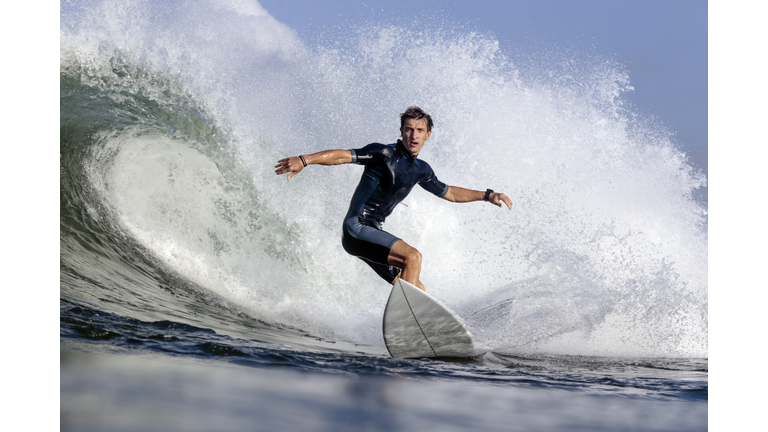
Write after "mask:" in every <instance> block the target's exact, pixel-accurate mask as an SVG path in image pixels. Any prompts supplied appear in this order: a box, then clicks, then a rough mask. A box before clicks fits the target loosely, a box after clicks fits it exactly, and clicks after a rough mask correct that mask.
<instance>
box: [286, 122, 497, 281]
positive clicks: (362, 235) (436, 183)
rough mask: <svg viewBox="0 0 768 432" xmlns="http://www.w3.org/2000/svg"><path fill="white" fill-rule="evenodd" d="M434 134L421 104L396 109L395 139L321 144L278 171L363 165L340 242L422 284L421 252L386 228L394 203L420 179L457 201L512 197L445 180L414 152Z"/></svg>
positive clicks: (393, 276) (388, 271)
mask: <svg viewBox="0 0 768 432" xmlns="http://www.w3.org/2000/svg"><path fill="white" fill-rule="evenodd" d="M431 134H432V118H431V117H430V116H429V114H427V113H426V112H424V111H423V110H422V109H421V108H419V107H409V108H408V109H407V110H406V111H405V112H404V113H402V114H400V136H401V139H399V140H397V142H396V143H394V144H378V143H373V144H368V145H367V146H365V147H363V148H360V149H353V150H324V151H320V152H317V153H313V154H310V155H300V156H294V157H289V158H285V159H281V160H280V161H278V163H277V165H275V168H276V169H275V173H276V174H277V175H281V174H285V173H289V174H288V180H290V179H291V177H293V176H294V175H296V174H298V173H299V172H301V170H303V169H304V168H305V167H306V166H307V165H312V164H319V165H341V164H347V163H354V164H358V165H363V166H365V170H364V171H363V176H362V178H361V179H360V183H359V184H358V185H357V189H355V193H354V194H353V195H352V200H351V202H350V204H349V211H348V212H347V215H346V216H345V217H344V225H343V228H342V231H343V236H342V240H341V244H342V246H343V247H344V250H346V251H347V253H349V254H350V255H354V256H356V257H358V258H360V259H362V260H363V261H364V262H365V263H366V264H368V265H369V266H370V267H371V268H372V269H373V270H374V271H375V272H376V274H378V275H379V276H381V277H382V278H383V279H384V280H386V281H387V282H389V283H390V284H394V282H395V280H397V278H398V277H402V278H403V280H405V281H407V282H409V283H411V284H413V285H415V286H417V287H419V288H421V289H422V290H424V285H423V284H422V283H421V281H420V280H419V274H420V273H421V259H422V257H421V253H420V252H419V251H418V250H417V249H416V248H414V247H412V246H411V245H409V244H408V243H406V242H405V241H403V240H402V239H400V238H398V237H395V236H394V235H392V234H390V233H388V232H386V231H384V230H383V229H382V224H383V223H384V219H385V218H386V217H387V216H389V215H390V214H391V213H392V211H393V210H394V208H395V206H396V205H397V204H399V203H400V202H401V201H402V200H403V199H405V197H406V196H408V194H409V193H410V192H411V189H413V187H414V186H415V185H416V184H418V185H419V186H421V187H422V188H424V189H425V190H426V191H428V192H431V193H432V194H434V195H436V196H438V197H440V198H443V199H446V200H448V201H451V202H455V203H464V202H472V201H483V200H484V201H488V202H490V203H492V204H495V205H497V206H499V207H502V204H506V206H507V207H509V209H510V210H511V209H512V201H511V200H510V199H509V198H508V197H507V196H506V195H504V194H503V193H500V192H494V191H493V190H491V189H488V190H486V191H485V192H482V191H477V190H471V189H464V188H460V187H457V186H448V185H446V184H445V183H443V182H441V181H440V180H438V179H437V176H436V175H435V173H434V171H432V168H431V167H430V166H429V164H428V163H426V162H425V161H423V160H421V159H418V158H417V156H418V155H419V152H420V151H421V148H422V147H424V143H425V142H426V141H427V139H429V136H430V135H431Z"/></svg>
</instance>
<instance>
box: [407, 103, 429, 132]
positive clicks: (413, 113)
mask: <svg viewBox="0 0 768 432" xmlns="http://www.w3.org/2000/svg"><path fill="white" fill-rule="evenodd" d="M409 118H410V119H414V120H421V119H425V120H427V132H432V117H430V116H429V114H427V113H426V112H424V110H423V109H421V108H419V107H417V106H410V107H408V109H407V110H405V112H404V113H402V114H400V129H402V128H403V126H405V119H409Z"/></svg>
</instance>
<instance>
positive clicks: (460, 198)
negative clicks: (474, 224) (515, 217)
mask: <svg viewBox="0 0 768 432" xmlns="http://www.w3.org/2000/svg"><path fill="white" fill-rule="evenodd" d="M443 198H445V199H447V200H448V201H450V202H455V203H464V202H472V201H484V200H485V192H481V191H476V190H471V189H464V188H460V187H457V186H448V192H447V193H446V194H445V195H444V196H443ZM488 202H490V203H493V204H496V205H497V206H499V207H501V203H502V202H503V203H504V204H506V205H507V207H509V209H510V210H512V200H510V199H509V197H508V196H506V195H504V194H503V193H499V192H491V193H489V194H488Z"/></svg>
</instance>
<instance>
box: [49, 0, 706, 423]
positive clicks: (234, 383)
mask: <svg viewBox="0 0 768 432" xmlns="http://www.w3.org/2000/svg"><path fill="white" fill-rule="evenodd" d="M61 6H62V12H61V38H60V40H61V42H60V46H61V51H60V64H61V66H60V107H61V109H60V136H61V140H60V156H61V157H60V203H61V204H60V344H61V351H60V353H61V354H60V355H61V357H60V365H61V370H60V377H61V385H60V399H61V403H60V404H61V407H60V421H61V423H60V426H61V429H62V430H100V431H103V430H164V431H167V430H201V431H203V430H243V429H254V430H411V429H417V428H424V427H435V428H438V429H439V430H466V429H470V428H482V429H486V430H670V431H672V430H675V431H678V430H705V429H706V428H707V417H708V414H707V411H708V409H707V407H708V402H707V401H708V294H707V288H708V283H707V268H708V262H707V242H708V236H707V208H706V205H705V204H704V203H702V202H700V201H697V199H696V196H697V191H698V190H700V188H701V187H703V186H705V185H706V178H705V177H704V176H703V175H702V174H701V173H700V172H698V171H697V170H695V169H694V168H692V167H691V165H690V164H689V163H688V162H687V160H686V157H685V154H684V153H683V152H682V151H680V150H679V148H678V147H677V145H676V143H675V142H674V140H673V137H672V134H671V132H670V131H668V130H665V129H664V128H663V127H661V126H660V125H659V124H657V123H656V122H655V121H654V120H653V119H649V118H646V117H643V116H641V115H639V114H637V113H636V112H635V111H633V109H632V107H631V106H630V105H628V104H627V103H626V101H625V95H626V94H627V93H628V92H631V91H632V87H631V76H629V75H628V74H627V73H626V72H625V69H624V67H623V66H622V64H620V63H619V62H617V61H616V60H614V59H612V58H610V57H603V56H600V55H598V54H594V53H591V54H589V55H586V54H584V53H572V52H560V53H556V52H551V53H547V54H546V55H538V56H536V57H535V58H534V57H531V58H529V59H525V58H523V59H521V58H520V57H519V56H515V57H514V58H513V56H511V55H508V53H505V52H503V51H502V50H501V49H500V47H499V44H498V42H497V41H496V40H494V39H493V38H492V37H490V36H487V35H483V34H479V33H473V32H470V31H466V30H461V29H460V28H459V27H452V26H449V25H445V23H444V21H440V23H438V22H429V21H425V22H419V23H416V24H414V23H403V24H401V25H395V24H392V25H390V24H388V25H382V24H366V23H360V24H358V25H355V26H351V27H350V28H348V29H344V31H338V32H334V31H329V32H328V33H327V34H326V35H325V36H324V38H320V39H318V40H321V41H322V42H321V43H319V44H317V45H310V44H309V43H308V42H305V41H302V40H301V39H299V38H298V36H297V33H296V32H295V31H294V30H293V29H290V28H288V27H286V26H284V25H283V24H281V23H279V22H277V21H275V20H274V19H273V18H272V17H271V16H269V15H268V14H267V13H266V12H265V11H264V10H263V9H262V8H261V7H260V6H259V5H258V4H257V3H255V2H254V3H251V2H246V1H239V2H238V1H234V2H223V1H195V2H162V3H159V2H148V1H84V2H72V3H70V2H63V3H62V4H61ZM417 24H418V25H417ZM337 33H338V34H337ZM410 105H419V106H421V107H422V108H424V109H425V110H427V111H428V112H430V113H431V115H432V116H433V118H434V120H435V129H434V131H433V134H432V137H431V138H430V140H429V141H428V142H427V144H426V146H425V147H424V149H423V151H422V154H421V157H422V158H424V159H425V160H427V161H429V163H430V164H431V165H432V167H433V168H434V169H435V171H436V173H437V175H438V177H439V178H440V179H441V180H442V181H444V182H446V183H448V184H451V185H457V186H463V187H468V188H472V189H479V190H484V189H486V188H489V187H490V188H492V189H494V190H497V191H503V192H505V193H506V194H507V195H509V196H510V197H511V199H512V201H513V202H514V203H515V204H514V206H513V210H512V211H508V210H504V211H502V210H500V209H498V208H496V207H494V206H490V205H487V204H485V203H471V204H462V205H455V204H451V203H448V202H446V201H444V200H439V199H435V198H434V197H433V196H431V195H430V194H428V193H426V192H424V191H422V190H420V189H418V188H417V190H414V191H413V192H412V194H411V195H410V196H409V197H408V198H407V199H406V200H405V201H404V203H403V205H401V206H399V207H398V209H397V210H396V211H395V212H394V213H393V215H392V216H391V217H390V218H389V219H388V220H387V224H386V229H387V230H389V231H391V232H392V233H394V234H395V235H397V236H399V237H401V238H404V239H406V241H408V242H409V243H410V244H412V245H414V246H416V247H417V248H419V249H420V250H421V251H422V253H423V254H424V270H423V272H422V281H423V282H424V283H425V285H426V287H427V290H428V291H429V292H430V293H431V294H433V295H434V296H436V297H437V298H439V299H440V300H441V301H442V302H443V303H445V304H446V305H448V306H449V307H450V308H452V309H453V310H454V311H455V312H456V313H458V314H459V315H460V316H461V317H462V318H463V319H464V320H465V322H466V323H467V325H468V327H469V329H470V330H471V331H472V333H473V334H474V336H475V340H476V344H477V346H478V352H477V355H476V357H475V359H474V360H473V361H463V362H445V361H434V360H427V359H413V360H399V359H392V358H390V357H389V355H388V354H387V351H386V349H385V348H384V343H383V338H382V335H381V319H382V313H383V308H384V304H385V303H386V299H387V296H388V294H389V289H390V287H389V286H388V285H387V284H386V283H384V282H383V281H382V280H380V279H379V278H378V277H377V276H376V275H375V274H373V272H371V271H370V269H368V268H367V266H365V265H364V264H363V263H362V262H360V261H359V260H357V259H355V258H353V257H350V256H348V255H347V254H346V253H345V252H344V251H343V249H342V248H341V244H340V237H341V220H342V217H343V215H344V214H345V213H346V209H347V206H348V203H349V199H350V197H351V194H352V192H353V190H354V188H355V186H356V184H357V181H358V180H359V177H360V175H361V174H362V169H361V168H360V167H357V166H351V165H344V166H338V167H318V166H313V167H310V168H308V169H306V170H305V171H303V172H302V173H301V174H299V175H298V176H296V177H294V178H293V179H292V180H291V181H286V180H285V178H284V177H277V176H275V174H274V172H273V166H274V165H275V163H276V161H277V160H278V159H280V158H282V157H285V156H290V155H296V154H300V153H311V152H315V151H319V150H323V149H327V148H357V147H361V146H362V145H365V144H367V143H370V142H394V140H396V139H397V137H398V127H399V119H398V117H397V116H398V114H399V113H400V112H402V111H403V110H404V109H405V108H406V107H408V106H410Z"/></svg>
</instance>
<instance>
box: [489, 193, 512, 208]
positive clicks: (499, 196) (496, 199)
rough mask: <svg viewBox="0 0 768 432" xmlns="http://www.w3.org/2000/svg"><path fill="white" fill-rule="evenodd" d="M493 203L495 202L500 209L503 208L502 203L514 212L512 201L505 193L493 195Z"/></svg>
mask: <svg viewBox="0 0 768 432" xmlns="http://www.w3.org/2000/svg"><path fill="white" fill-rule="evenodd" d="M491 202H493V203H494V204H496V205H497V206H499V207H502V202H503V203H504V204H506V205H507V207H509V209H510V210H512V200H511V199H509V197H508V196H506V195H505V194H503V193H495V194H493V196H492V197H491Z"/></svg>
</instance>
